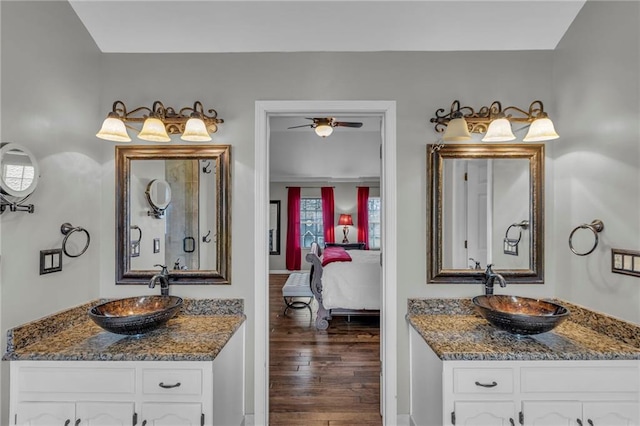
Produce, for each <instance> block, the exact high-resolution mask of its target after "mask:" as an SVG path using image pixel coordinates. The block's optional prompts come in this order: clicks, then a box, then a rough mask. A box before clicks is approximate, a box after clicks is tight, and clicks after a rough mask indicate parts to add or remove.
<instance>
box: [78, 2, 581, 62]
mask: <svg viewBox="0 0 640 426" xmlns="http://www.w3.org/2000/svg"><path fill="white" fill-rule="evenodd" d="M69 3H70V4H71V6H72V7H73V9H74V10H75V12H76V13H77V15H78V16H79V17H80V19H81V20H82V22H83V23H84V25H85V26H86V28H87V30H88V31H89V33H90V34H91V36H92V37H93V39H94V40H95V42H96V44H97V45H98V47H99V48H100V49H101V50H102V51H103V52H299V51H308V52H311V51H351V52H354V51H360V52H369V51H457V50H549V49H554V48H555V47H556V46H557V44H558V42H559V41H560V39H561V38H562V36H563V34H564V33H565V31H566V30H567V28H568V27H569V25H570V24H571V22H573V19H574V18H575V16H576V15H577V14H578V12H579V11H580V8H581V7H582V6H583V4H584V3H585V1H584V0H581V1H572V0H551V1H549V0H547V1H542V0H498V1H481V0H471V1H458V0H447V1H430V0H426V1H425V0H413V1H398V0H390V1H367V0H347V1H331V0H329V1H327V0H325V1H312V0H285V1H270V0H258V1H255V0H254V1H245V0H234V1H228V0H227V1H219V0H201V1H176V0H173V1H168V0H167V1H163V0H129V1H122V0H70V1H69Z"/></svg>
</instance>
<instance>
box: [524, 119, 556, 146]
mask: <svg viewBox="0 0 640 426" xmlns="http://www.w3.org/2000/svg"><path fill="white" fill-rule="evenodd" d="M559 137H560V135H558V134H557V133H556V129H555V128H554V127H553V122H552V121H551V120H550V119H549V118H547V117H544V118H538V119H536V120H534V121H533V123H531V126H530V127H529V131H528V132H527V135H526V136H525V137H524V139H522V140H523V141H524V142H541V141H550V140H552V139H558V138H559Z"/></svg>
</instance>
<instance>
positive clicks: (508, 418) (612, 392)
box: [410, 327, 640, 426]
mask: <svg viewBox="0 0 640 426" xmlns="http://www.w3.org/2000/svg"><path fill="white" fill-rule="evenodd" d="M410 358H411V359H410V366H411V370H410V371H411V377H410V381H411V383H410V389H411V392H410V403H411V407H410V411H411V424H412V425H415V426H418V425H424V426H432V425H447V426H451V425H466V426H484V425H492V426H494V425H505V426H512V425H525V426H563V425H566V426H604V425H606V426H618V425H624V426H639V425H640V361H638V360H584V361H583V360H580V361H574V360H567V361H564V360H563V361H556V360H535V361H532V360H518V361H516V360H505V361H482V360H460V361H458V360H444V361H443V360H441V359H440V358H438V356H436V354H435V353H434V352H433V350H432V349H431V348H430V347H429V346H428V345H427V343H425V341H424V339H423V338H422V337H421V336H420V335H419V334H418V332H417V331H416V330H415V329H414V328H413V327H410Z"/></svg>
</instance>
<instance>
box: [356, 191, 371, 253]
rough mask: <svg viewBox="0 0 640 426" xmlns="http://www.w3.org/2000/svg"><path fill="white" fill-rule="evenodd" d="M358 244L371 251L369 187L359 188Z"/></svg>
mask: <svg viewBox="0 0 640 426" xmlns="http://www.w3.org/2000/svg"><path fill="white" fill-rule="evenodd" d="M358 242H359V243H364V248H365V250H369V187H368V186H359V187H358Z"/></svg>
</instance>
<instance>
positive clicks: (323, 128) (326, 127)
mask: <svg viewBox="0 0 640 426" xmlns="http://www.w3.org/2000/svg"><path fill="white" fill-rule="evenodd" d="M306 119H307V120H312V121H313V123H310V124H302V125H300V126H292V127H288V129H297V128H300V127H310V128H312V129H314V130H315V132H316V135H318V136H320V137H321V138H326V137H327V136H329V135H331V134H332V133H333V129H334V127H353V128H360V127H362V123H360V122H356V121H337V120H336V119H335V118H333V117H326V118H309V117H306Z"/></svg>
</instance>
